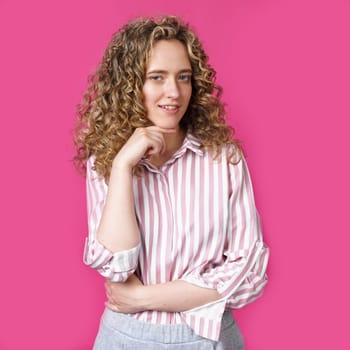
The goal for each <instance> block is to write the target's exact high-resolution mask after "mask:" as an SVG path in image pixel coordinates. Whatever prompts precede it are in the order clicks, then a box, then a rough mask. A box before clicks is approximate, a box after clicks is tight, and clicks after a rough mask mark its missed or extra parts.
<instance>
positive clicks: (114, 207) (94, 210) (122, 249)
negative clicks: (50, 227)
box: [84, 127, 173, 282]
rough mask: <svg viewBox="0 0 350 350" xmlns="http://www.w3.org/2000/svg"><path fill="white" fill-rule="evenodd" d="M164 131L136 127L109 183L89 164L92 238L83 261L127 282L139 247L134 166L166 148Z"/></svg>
mask: <svg viewBox="0 0 350 350" xmlns="http://www.w3.org/2000/svg"><path fill="white" fill-rule="evenodd" d="M163 132H173V131H172V130H171V131H169V130H163V129H161V128H158V127H149V128H144V129H136V130H135V132H134V133H133V135H132V136H131V137H130V138H129V140H128V141H127V142H126V143H125V145H124V146H123V147H122V149H121V150H120V151H119V152H118V154H117V156H116V157H115V159H114V160H113V164H112V169H111V175H110V178H109V183H108V186H107V185H106V184H105V182H104V179H102V178H100V177H99V176H98V175H97V173H96V172H95V171H93V170H92V166H93V159H92V158H90V159H89V161H88V166H87V200H88V216H89V238H88V240H87V243H86V246H85V253H84V262H85V263H86V264H87V265H88V266H90V267H92V268H95V269H97V270H98V271H99V272H100V273H101V274H102V275H103V276H104V277H106V278H108V279H110V280H112V281H115V282H125V281H126V280H127V278H128V277H129V276H130V275H131V274H132V273H133V272H134V271H135V269H136V266H137V261H138V252H139V249H140V237H139V236H140V233H139V229H138V225H137V221H136V215H135V208H134V196H133V179H132V176H133V175H132V169H133V167H134V166H135V165H136V164H137V163H138V162H139V160H140V159H141V158H142V157H143V156H144V155H145V154H158V153H161V152H162V151H163V150H164V148H165V147H164V138H163V134H162V133H163Z"/></svg>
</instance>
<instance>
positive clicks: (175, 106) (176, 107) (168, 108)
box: [159, 105, 180, 111]
mask: <svg viewBox="0 0 350 350" xmlns="http://www.w3.org/2000/svg"><path fill="white" fill-rule="evenodd" d="M159 107H160V108H162V109H165V110H167V111H176V110H178V109H179V108H180V106H178V105H159Z"/></svg>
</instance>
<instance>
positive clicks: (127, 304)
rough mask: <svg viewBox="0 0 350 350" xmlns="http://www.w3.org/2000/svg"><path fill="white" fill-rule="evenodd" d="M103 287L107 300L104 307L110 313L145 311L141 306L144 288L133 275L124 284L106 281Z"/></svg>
mask: <svg viewBox="0 0 350 350" xmlns="http://www.w3.org/2000/svg"><path fill="white" fill-rule="evenodd" d="M105 287H106V294H107V298H108V300H107V301H106V303H105V305H106V306H107V307H108V308H109V309H111V310H112V311H116V312H121V313H131V314H132V313H136V312H141V311H145V310H146V309H145V307H144V306H143V297H144V295H145V288H146V287H145V286H144V285H143V284H142V282H141V281H140V280H139V279H138V278H137V277H136V276H135V275H130V277H129V278H128V280H127V281H126V282H124V283H119V282H111V281H108V280H107V281H106V283H105Z"/></svg>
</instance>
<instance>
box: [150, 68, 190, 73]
mask: <svg viewBox="0 0 350 350" xmlns="http://www.w3.org/2000/svg"><path fill="white" fill-rule="evenodd" d="M155 73H157V74H166V73H169V72H168V71H166V70H161V69H154V70H151V71H149V72H147V74H155ZM178 73H191V74H192V69H181V70H180V71H178Z"/></svg>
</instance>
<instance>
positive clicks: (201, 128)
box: [74, 16, 241, 179]
mask: <svg viewBox="0 0 350 350" xmlns="http://www.w3.org/2000/svg"><path fill="white" fill-rule="evenodd" d="M172 39H176V40H179V41H180V42H182V43H183V44H184V46H185V47H186V49H187V52H188V56H189V59H190V63H191V68H192V71H193V72H192V82H191V83H192V95H191V100H190V103H189V107H188V109H187V111H186V113H185V115H184V116H183V118H182V120H181V122H180V127H181V128H182V129H183V130H191V133H192V134H193V135H194V136H195V137H197V138H198V139H199V141H200V142H201V145H202V148H205V149H208V150H215V152H216V154H218V152H219V151H220V150H221V149H222V147H223V145H227V144H231V145H233V146H234V147H231V148H230V149H231V150H232V151H231V153H230V154H229V159H230V160H231V161H232V159H233V157H234V155H235V154H238V155H239V157H238V161H239V159H240V153H241V147H240V144H239V142H238V140H236V139H235V138H234V137H233V135H234V130H233V128H232V127H231V126H229V125H226V124H225V119H226V114H225V109H224V105H223V103H222V102H221V100H220V97H221V93H222V88H221V87H220V86H219V85H217V84H216V83H215V75H216V72H215V70H214V69H213V68H212V67H211V66H210V65H209V63H208V56H207V55H206V53H205V52H204V50H203V48H202V44H201V42H200V41H199V39H198V38H197V36H196V35H195V33H194V32H193V31H192V30H191V29H190V28H189V26H188V24H185V23H183V22H182V20H180V19H179V18H177V17H174V16H166V17H162V18H160V19H159V20H156V19H153V18H147V19H138V20H135V21H132V22H129V23H127V24H126V25H125V26H123V27H122V28H121V29H120V30H119V31H118V32H116V33H115V34H114V35H113V36H112V39H111V41H110V43H109V45H108V46H107V48H106V51H105V53H104V56H103V59H102V62H101V63H100V65H99V66H98V68H97V70H96V72H95V73H94V74H93V75H91V76H90V77H89V84H88V88H87V90H86V92H85V94H84V98H83V101H82V102H81V103H80V104H79V106H78V112H77V113H78V122H77V125H76V129H75V139H74V142H75V145H76V148H77V154H76V156H75V158H74V160H75V163H76V165H77V167H78V168H79V169H80V170H85V167H86V161H87V159H88V158H89V157H90V156H94V157H95V164H94V170H96V171H97V173H98V174H99V175H100V176H102V177H104V178H105V179H108V178H109V175H110V171H111V166H112V161H113V159H114V157H115V156H116V154H117V153H118V151H119V150H120V149H121V148H122V147H123V145H124V144H125V142H126V141H127V140H128V139H129V137H130V136H131V135H132V133H133V132H134V130H135V129H136V128H139V127H147V126H149V125H151V122H150V120H149V119H148V118H147V112H146V109H145V106H144V103H143V94H142V88H143V85H144V81H145V75H146V65H147V62H148V59H149V57H150V54H151V50H152V47H153V45H154V43H156V42H157V41H159V40H172ZM236 159H237V158H236Z"/></svg>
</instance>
